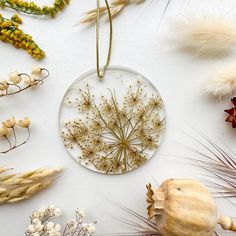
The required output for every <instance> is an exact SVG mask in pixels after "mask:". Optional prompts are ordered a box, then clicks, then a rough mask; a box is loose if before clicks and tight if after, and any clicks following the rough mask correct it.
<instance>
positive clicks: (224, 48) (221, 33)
mask: <svg viewBox="0 0 236 236" xmlns="http://www.w3.org/2000/svg"><path fill="white" fill-rule="evenodd" d="M170 27H171V31H172V32H173V33H174V34H173V41H174V42H175V43H177V46H178V47H179V48H180V49H183V50H185V51H187V52H189V53H192V54H196V55H199V56H206V57H216V56H223V55H226V54H228V53H229V52H230V51H231V50H232V48H233V47H234V46H235V45H236V24H234V23H233V22H231V21H229V20H227V19H226V18H223V17H221V16H217V15H208V16H193V17H185V18H181V19H178V20H175V21H173V22H172V24H171V25H170Z"/></svg>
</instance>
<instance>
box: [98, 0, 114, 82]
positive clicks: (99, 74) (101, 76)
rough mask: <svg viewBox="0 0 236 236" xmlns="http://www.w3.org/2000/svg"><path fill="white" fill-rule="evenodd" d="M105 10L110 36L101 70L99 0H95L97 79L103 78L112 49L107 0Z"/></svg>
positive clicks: (110, 22) (110, 19) (110, 23)
mask: <svg viewBox="0 0 236 236" xmlns="http://www.w3.org/2000/svg"><path fill="white" fill-rule="evenodd" d="M105 3H106V7H107V12H108V18H109V30H110V36H109V49H108V53H107V60H106V64H105V66H104V67H103V69H102V70H100V62H99V61H100V56H99V25H100V10H99V9H100V0H97V17H96V62H97V76H98V78H99V79H103V77H104V75H105V73H106V70H107V67H108V66H109V63H110V59H111V49H112V16H111V11H110V6H109V3H108V0H105Z"/></svg>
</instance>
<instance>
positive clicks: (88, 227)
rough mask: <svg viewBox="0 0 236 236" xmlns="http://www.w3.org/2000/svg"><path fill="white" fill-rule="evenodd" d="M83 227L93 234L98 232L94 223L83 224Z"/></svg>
mask: <svg viewBox="0 0 236 236" xmlns="http://www.w3.org/2000/svg"><path fill="white" fill-rule="evenodd" d="M82 227H83V229H85V230H87V232H88V233H89V234H93V233H95V232H96V227H95V225H94V224H93V223H90V224H82Z"/></svg>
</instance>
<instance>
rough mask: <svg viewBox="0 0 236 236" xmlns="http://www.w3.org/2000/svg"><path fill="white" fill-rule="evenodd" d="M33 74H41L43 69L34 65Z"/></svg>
mask: <svg viewBox="0 0 236 236" xmlns="http://www.w3.org/2000/svg"><path fill="white" fill-rule="evenodd" d="M31 74H32V75H41V74H42V69H41V68H40V67H37V66H34V67H32V71H31Z"/></svg>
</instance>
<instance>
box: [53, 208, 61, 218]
mask: <svg viewBox="0 0 236 236" xmlns="http://www.w3.org/2000/svg"><path fill="white" fill-rule="evenodd" d="M60 215H61V209H60V208H55V209H54V216H56V217H58V216H60Z"/></svg>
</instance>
